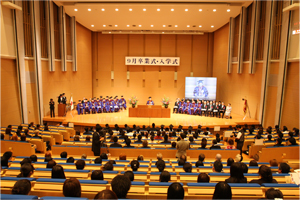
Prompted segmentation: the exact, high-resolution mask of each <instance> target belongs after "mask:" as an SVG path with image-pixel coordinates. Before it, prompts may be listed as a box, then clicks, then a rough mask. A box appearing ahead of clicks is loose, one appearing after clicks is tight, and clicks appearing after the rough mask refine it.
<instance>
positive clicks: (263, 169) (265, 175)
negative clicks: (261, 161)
mask: <svg viewBox="0 0 300 200" xmlns="http://www.w3.org/2000/svg"><path fill="white" fill-rule="evenodd" d="M258 173H259V175H260V176H261V177H262V179H264V180H265V181H266V182H268V183H271V182H272V180H273V175H272V171H271V168H270V167H268V166H267V165H261V166H260V167H259V170H258Z"/></svg>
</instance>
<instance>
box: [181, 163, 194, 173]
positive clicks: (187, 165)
mask: <svg viewBox="0 0 300 200" xmlns="http://www.w3.org/2000/svg"><path fill="white" fill-rule="evenodd" d="M183 169H184V171H185V172H192V169H193V167H192V165H191V164H190V163H184V165H183Z"/></svg>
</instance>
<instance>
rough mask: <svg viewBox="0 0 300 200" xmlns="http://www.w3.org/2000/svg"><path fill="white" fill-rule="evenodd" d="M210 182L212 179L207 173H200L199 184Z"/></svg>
mask: <svg viewBox="0 0 300 200" xmlns="http://www.w3.org/2000/svg"><path fill="white" fill-rule="evenodd" d="M209 181H210V178H209V176H208V175H207V174H206V173H200V174H199V175H198V179H197V182H198V183H209Z"/></svg>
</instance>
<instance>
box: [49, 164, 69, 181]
mask: <svg viewBox="0 0 300 200" xmlns="http://www.w3.org/2000/svg"><path fill="white" fill-rule="evenodd" d="M51 178H59V179H66V176H65V171H64V168H63V167H62V166H61V165H55V166H54V167H53V168H52V172H51Z"/></svg>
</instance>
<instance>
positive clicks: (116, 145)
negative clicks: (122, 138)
mask: <svg viewBox="0 0 300 200" xmlns="http://www.w3.org/2000/svg"><path fill="white" fill-rule="evenodd" d="M109 147H122V145H120V144H119V143H113V144H111V145H110V146H109Z"/></svg>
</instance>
